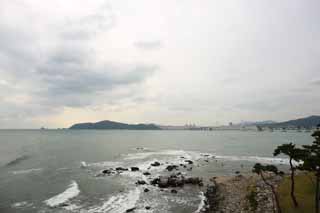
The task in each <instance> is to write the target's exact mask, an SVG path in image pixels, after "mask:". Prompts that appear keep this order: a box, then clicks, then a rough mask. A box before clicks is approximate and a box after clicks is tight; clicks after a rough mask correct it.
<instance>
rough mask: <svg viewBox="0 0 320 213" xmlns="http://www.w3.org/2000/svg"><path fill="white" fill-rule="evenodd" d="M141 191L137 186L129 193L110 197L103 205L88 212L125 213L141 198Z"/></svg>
mask: <svg viewBox="0 0 320 213" xmlns="http://www.w3.org/2000/svg"><path fill="white" fill-rule="evenodd" d="M140 193H141V191H140V190H139V189H138V188H135V189H133V190H131V191H129V192H128V193H125V194H118V195H115V196H112V197H110V198H109V200H108V201H106V202H105V203H103V205H102V206H99V207H95V208H91V209H89V210H88V211H87V212H88V213H97V212H112V213H123V212H126V210H127V209H130V208H134V207H135V205H136V203H137V201H138V200H139V198H140Z"/></svg>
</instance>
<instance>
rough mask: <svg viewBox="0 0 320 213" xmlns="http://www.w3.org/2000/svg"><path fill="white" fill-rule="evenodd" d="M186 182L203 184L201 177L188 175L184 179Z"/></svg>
mask: <svg viewBox="0 0 320 213" xmlns="http://www.w3.org/2000/svg"><path fill="white" fill-rule="evenodd" d="M185 183H186V184H192V185H203V182H202V179H200V178H198V177H190V178H187V179H186V180H185Z"/></svg>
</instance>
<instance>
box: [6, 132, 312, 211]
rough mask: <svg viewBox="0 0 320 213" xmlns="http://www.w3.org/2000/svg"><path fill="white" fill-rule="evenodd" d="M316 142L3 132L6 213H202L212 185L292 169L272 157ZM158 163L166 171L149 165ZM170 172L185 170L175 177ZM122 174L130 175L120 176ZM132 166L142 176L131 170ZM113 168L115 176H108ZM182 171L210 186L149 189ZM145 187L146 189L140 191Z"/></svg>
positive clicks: (272, 136) (298, 135)
mask: <svg viewBox="0 0 320 213" xmlns="http://www.w3.org/2000/svg"><path fill="white" fill-rule="evenodd" d="M310 135H311V133H310V132H296V131H287V132H280V131H274V132H269V131H263V132H256V131H231V130H228V131H223V130H221V131H181V130H180V131H175V130H155V131H151V130H146V131H144V130H138V131H134V130H0V212H1V213H6V212H8V213H11V212H28V213H29V212H30V213H31V212H32V213H34V212H39V213H44V212H88V213H100V212H111V213H123V212H126V211H130V210H132V212H146V213H149V212H155V213H156V212H159V213H160V212H161V213H165V212H176V213H200V212H202V210H203V209H204V208H205V205H206V204H205V203H206V202H205V199H206V198H205V196H204V193H205V190H206V186H207V184H209V182H210V181H208V180H210V178H212V177H216V176H234V175H236V173H239V172H240V174H251V170H252V166H253V165H254V164H255V163H257V162H259V163H263V164H275V165H277V166H278V167H279V168H280V169H282V170H286V169H288V160H287V159H286V158H285V156H277V157H276V158H275V157H273V150H274V149H275V148H276V146H277V145H280V144H283V143H289V142H293V143H295V144H298V145H301V144H311V142H312V137H311V136H310ZM190 161H192V163H190ZM154 162H159V163H160V165H159V166H151V164H152V163H154ZM168 165H178V166H179V168H178V169H177V170H174V171H171V172H169V171H167V169H166V167H167V166H168ZM117 167H122V168H129V170H128V171H122V172H114V171H115V168H117ZM131 167H138V168H139V171H130V168H131ZM107 169H109V170H112V171H113V172H112V174H103V172H102V171H104V170H107ZM145 172H149V173H150V175H144V174H143V173H145ZM177 172H180V173H181V174H183V175H184V176H186V177H201V178H202V179H203V180H204V183H205V184H204V186H193V185H190V186H189V185H186V186H184V187H182V188H177V193H172V192H171V190H170V189H160V188H159V187H157V186H153V185H150V184H148V183H149V182H150V181H151V180H152V179H154V178H157V177H159V176H166V175H171V174H172V173H177ZM139 180H144V181H145V182H146V183H147V184H145V185H141V184H136V183H137V181H139ZM146 188H147V189H148V190H149V191H148V192H145V189H146ZM133 208H134V209H133Z"/></svg>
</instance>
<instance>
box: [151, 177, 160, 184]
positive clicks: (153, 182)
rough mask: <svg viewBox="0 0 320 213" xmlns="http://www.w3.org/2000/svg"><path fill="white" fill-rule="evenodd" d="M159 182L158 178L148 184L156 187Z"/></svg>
mask: <svg viewBox="0 0 320 213" xmlns="http://www.w3.org/2000/svg"><path fill="white" fill-rule="evenodd" d="M159 182H160V178H155V179H153V180H152V181H151V182H150V183H151V185H157V184H159Z"/></svg>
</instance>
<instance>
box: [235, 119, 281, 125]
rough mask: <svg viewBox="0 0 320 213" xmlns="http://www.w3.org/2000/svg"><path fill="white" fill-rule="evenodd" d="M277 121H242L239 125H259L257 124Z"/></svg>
mask: <svg viewBox="0 0 320 213" xmlns="http://www.w3.org/2000/svg"><path fill="white" fill-rule="evenodd" d="M275 123H276V122H275V121H271V120H267V121H242V122H241V123H239V124H238V125H240V126H257V125H266V124H275Z"/></svg>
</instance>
